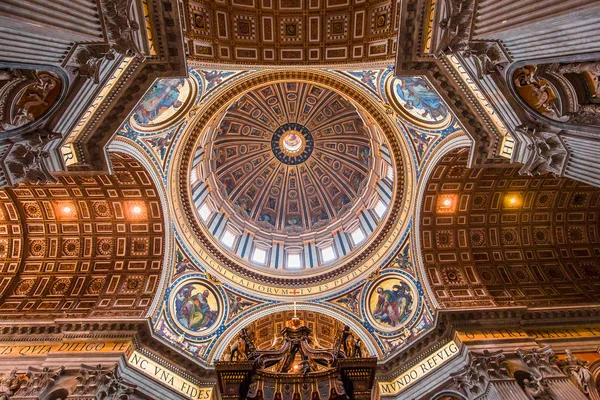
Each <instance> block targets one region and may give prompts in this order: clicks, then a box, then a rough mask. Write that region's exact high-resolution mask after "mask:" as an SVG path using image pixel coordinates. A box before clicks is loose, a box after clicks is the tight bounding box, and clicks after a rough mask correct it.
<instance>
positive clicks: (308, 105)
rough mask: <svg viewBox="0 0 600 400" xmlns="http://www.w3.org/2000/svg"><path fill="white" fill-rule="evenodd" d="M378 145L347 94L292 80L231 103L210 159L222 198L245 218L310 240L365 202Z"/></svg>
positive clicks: (251, 93)
mask: <svg viewBox="0 0 600 400" xmlns="http://www.w3.org/2000/svg"><path fill="white" fill-rule="evenodd" d="M374 145H375V143H373V141H372V139H371V137H370V135H369V134H368V131H367V128H366V127H365V126H364V124H363V121H362V119H361V117H360V116H359V115H358V113H357V111H356V109H355V108H354V106H352V104H350V103H349V102H348V101H347V100H345V99H344V98H343V97H342V96H340V95H339V94H337V93H335V92H333V91H330V90H325V89H323V88H321V87H318V86H314V85H310V84H305V83H296V82H288V83H279V84H273V85H269V86H266V87H263V88H261V89H258V90H255V91H252V92H250V93H247V94H246V95H245V96H243V97H242V98H240V99H239V100H238V101H237V102H235V103H234V104H233V105H231V106H230V107H229V110H227V112H226V113H225V116H224V117H223V119H222V121H221V125H220V126H219V129H218V134H217V135H216V137H215V140H214V144H213V146H214V147H213V151H212V153H211V156H212V157H213V159H214V166H215V171H214V174H215V178H216V180H217V181H218V183H219V187H220V194H221V195H222V197H223V198H225V199H227V201H228V202H229V203H230V204H231V205H232V206H233V208H234V209H235V210H237V211H239V212H238V215H241V216H242V217H243V218H244V219H245V220H247V221H249V222H251V223H252V224H254V225H255V226H256V227H259V228H260V229H264V230H267V231H269V232H276V233H284V234H303V233H308V232H313V231H314V230H317V229H319V228H322V227H324V226H325V225H328V224H331V223H334V222H335V221H339V220H340V219H341V217H343V216H344V215H346V214H347V213H348V211H349V210H350V209H351V208H352V206H353V205H355V204H356V203H357V202H360V201H358V200H359V198H360V197H361V195H362V194H363V193H365V189H366V184H367V182H368V180H369V179H368V178H369V177H370V176H371V175H372V174H373V171H372V170H370V169H369V166H370V165H372V164H373V155H372V152H371V148H372V147H374Z"/></svg>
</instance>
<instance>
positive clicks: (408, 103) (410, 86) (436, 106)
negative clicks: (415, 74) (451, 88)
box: [396, 77, 447, 121]
mask: <svg viewBox="0 0 600 400" xmlns="http://www.w3.org/2000/svg"><path fill="white" fill-rule="evenodd" d="M396 94H397V95H398V97H400V98H401V99H402V100H403V101H404V103H405V104H404V107H405V108H406V109H408V110H413V109H417V110H420V111H421V113H420V115H421V117H422V118H425V119H431V120H433V121H439V120H442V119H444V118H445V117H446V115H447V111H446V108H445V107H444V106H443V105H442V100H441V99H440V97H439V96H438V95H437V93H435V92H434V91H433V90H431V89H430V88H429V86H427V84H426V83H425V82H424V81H423V80H422V79H419V78H408V77H407V78H402V80H401V84H400V85H398V86H397V87H396Z"/></svg>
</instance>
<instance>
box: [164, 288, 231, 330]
mask: <svg viewBox="0 0 600 400" xmlns="http://www.w3.org/2000/svg"><path fill="white" fill-rule="evenodd" d="M169 304H170V310H171V316H172V317H173V320H174V321H175V323H176V324H177V325H178V326H179V328H181V329H182V330H184V331H185V332H187V333H189V334H191V335H194V336H204V335H207V334H209V333H211V332H212V331H214V330H215V329H216V328H217V327H218V326H219V322H220V321H221V318H222V316H223V304H222V303H221V301H220V296H219V295H218V294H217V292H216V290H215V289H214V288H213V287H212V285H210V284H208V283H207V282H204V281H202V280H191V281H189V280H188V281H184V282H182V283H181V284H180V285H179V286H177V287H176V288H175V290H173V292H172V293H171V296H170V300H169Z"/></svg>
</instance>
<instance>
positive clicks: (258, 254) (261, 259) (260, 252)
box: [252, 247, 267, 264]
mask: <svg viewBox="0 0 600 400" xmlns="http://www.w3.org/2000/svg"><path fill="white" fill-rule="evenodd" d="M252 261H254V262H255V263H259V264H264V263H265V262H266V261H267V251H266V250H265V249H260V248H258V247H257V248H255V249H254V253H252Z"/></svg>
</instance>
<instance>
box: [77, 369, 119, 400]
mask: <svg viewBox="0 0 600 400" xmlns="http://www.w3.org/2000/svg"><path fill="white" fill-rule="evenodd" d="M115 368H116V366H112V367H110V368H103V367H102V365H100V364H98V365H97V366H95V367H91V366H89V365H85V364H81V367H80V368H79V375H77V382H78V383H77V385H76V386H75V389H74V390H73V395H77V396H78V398H79V397H80V396H90V398H94V399H95V398H96V395H97V394H98V392H99V390H100V388H101V387H102V385H103V384H104V383H105V382H106V381H107V379H108V375H109V374H111V373H113V372H114V371H115Z"/></svg>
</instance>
